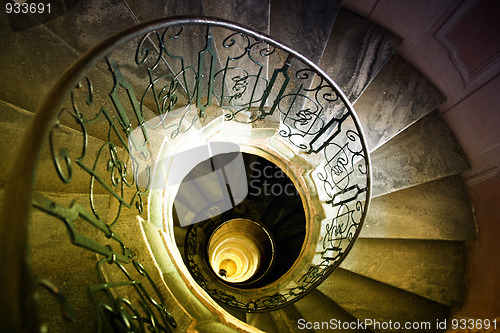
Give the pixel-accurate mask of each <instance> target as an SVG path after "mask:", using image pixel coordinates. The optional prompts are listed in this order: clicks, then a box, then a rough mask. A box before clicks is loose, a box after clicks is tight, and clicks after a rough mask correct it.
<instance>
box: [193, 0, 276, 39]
mask: <svg viewBox="0 0 500 333" xmlns="http://www.w3.org/2000/svg"><path fill="white" fill-rule="evenodd" d="M203 5H204V6H203V7H204V8H205V12H206V14H207V15H208V16H214V17H220V18H222V19H225V20H228V21H232V22H238V24H241V25H243V26H246V27H249V28H252V29H254V30H257V31H259V32H263V33H265V34H269V8H270V1H259V0H251V1H245V2H241V1H237V0H220V1H204V2H203Z"/></svg>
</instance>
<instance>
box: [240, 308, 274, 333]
mask: <svg viewBox="0 0 500 333" xmlns="http://www.w3.org/2000/svg"><path fill="white" fill-rule="evenodd" d="M246 321H247V323H248V324H249V325H252V326H253V327H255V328H257V329H260V330H262V331H264V332H269V333H281V332H280V331H278V327H277V326H276V323H275V322H274V319H273V317H272V315H271V313H270V312H261V313H247V316H246Z"/></svg>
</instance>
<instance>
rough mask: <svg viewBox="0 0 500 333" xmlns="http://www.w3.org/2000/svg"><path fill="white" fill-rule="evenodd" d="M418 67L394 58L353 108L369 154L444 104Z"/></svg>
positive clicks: (440, 95) (441, 96) (440, 96)
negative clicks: (361, 128)
mask: <svg viewBox="0 0 500 333" xmlns="http://www.w3.org/2000/svg"><path fill="white" fill-rule="evenodd" d="M444 100H445V98H444V96H443V95H442V94H441V93H440V92H439V90H438V89H437V88H436V87H435V86H434V85H433V84H432V83H431V82H430V81H429V80H428V79H427V78H426V77H425V76H424V75H422V73H420V72H419V71H418V70H417V69H416V68H415V67H413V66H412V65H411V64H410V63H408V62H407V61H406V60H405V59H404V58H403V57H401V56H400V55H397V54H396V55H394V56H393V57H392V58H391V59H390V60H389V61H388V62H387V64H386V65H385V66H384V68H383V69H382V70H381V71H380V73H378V75H377V77H376V78H375V79H374V80H373V82H372V83H371V84H370V86H369V87H368V88H367V89H366V90H365V91H364V92H363V94H362V95H361V96H360V97H359V99H358V100H357V101H356V104H354V109H355V110H356V113H357V114H358V118H359V120H360V122H361V125H362V126H363V130H364V132H365V137H366V140H367V144H368V147H369V149H370V151H374V150H375V149H377V148H378V147H380V146H381V145H383V144H384V143H385V142H387V141H389V140H390V139H391V138H393V137H394V136H396V135H397V134H398V133H399V132H401V131H403V130H404V129H406V128H407V127H409V126H410V125H412V124H413V123H414V122H416V121H418V120H419V119H421V118H422V117H424V116H425V115H426V114H428V113H429V112H431V111H432V110H435V109H436V108H437V107H438V106H439V104H441V103H442V102H444Z"/></svg>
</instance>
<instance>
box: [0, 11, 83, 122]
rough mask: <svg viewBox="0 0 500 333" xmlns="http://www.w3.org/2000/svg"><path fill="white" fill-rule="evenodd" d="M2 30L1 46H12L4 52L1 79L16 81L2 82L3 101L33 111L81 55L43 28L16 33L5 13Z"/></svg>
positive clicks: (0, 94) (0, 21)
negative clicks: (12, 29)
mask: <svg viewBox="0 0 500 333" xmlns="http://www.w3.org/2000/svg"><path fill="white" fill-rule="evenodd" d="M0 31H1V32H0V44H1V45H8V46H9V47H3V48H2V51H1V53H0V58H1V59H2V66H0V77H3V78H15V80H2V81H1V82H0V99H2V100H4V101H7V102H9V103H11V104H14V105H18V106H19V107H22V108H24V109H26V110H29V111H32V112H33V111H35V109H36V107H37V105H38V104H39V103H40V101H41V98H42V97H43V96H44V95H45V94H46V93H47V92H48V90H49V89H50V87H52V85H53V84H54V83H55V82H56V80H57V79H59V77H60V75H61V74H62V73H63V72H64V71H65V70H66V68H68V67H69V65H71V63H73V61H74V60H76V58H77V57H78V53H77V52H75V51H74V50H73V49H71V48H70V47H69V46H68V45H67V44H66V43H64V42H63V41H62V40H61V39H60V38H58V37H57V36H55V35H54V34H53V33H52V32H51V31H50V30H49V29H47V28H46V27H45V26H43V25H37V26H34V27H32V28H30V29H25V30H21V31H16V32H12V31H11V27H10V26H9V20H8V17H7V14H6V12H5V11H2V13H1V14H0ZM55 59H57V60H55ZM33 92H36V93H33Z"/></svg>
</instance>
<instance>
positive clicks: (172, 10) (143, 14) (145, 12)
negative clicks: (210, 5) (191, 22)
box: [127, 0, 206, 22]
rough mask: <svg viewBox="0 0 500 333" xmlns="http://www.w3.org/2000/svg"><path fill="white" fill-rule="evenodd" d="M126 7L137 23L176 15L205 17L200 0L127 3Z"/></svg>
mask: <svg viewBox="0 0 500 333" xmlns="http://www.w3.org/2000/svg"><path fill="white" fill-rule="evenodd" d="M127 5H128V6H129V8H130V10H131V11H132V12H133V14H134V16H135V18H137V20H139V22H146V21H150V20H154V19H159V18H164V17H169V16H178V15H198V16H199V15H205V14H206V13H205V11H204V9H203V3H202V1H201V0H149V1H148V2H144V1H128V2H127Z"/></svg>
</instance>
